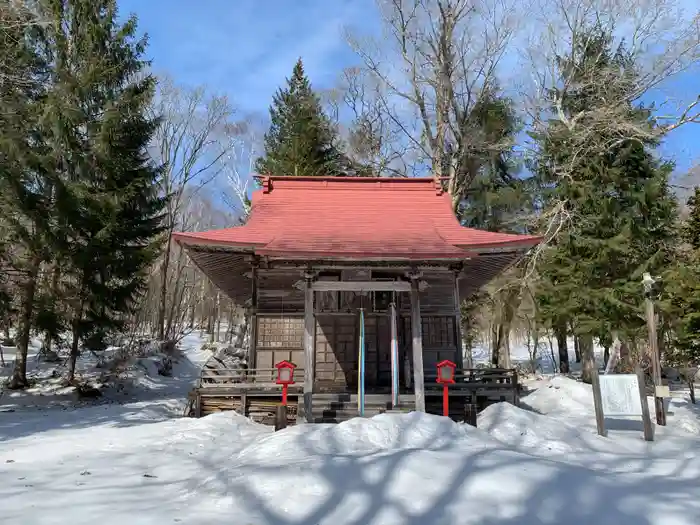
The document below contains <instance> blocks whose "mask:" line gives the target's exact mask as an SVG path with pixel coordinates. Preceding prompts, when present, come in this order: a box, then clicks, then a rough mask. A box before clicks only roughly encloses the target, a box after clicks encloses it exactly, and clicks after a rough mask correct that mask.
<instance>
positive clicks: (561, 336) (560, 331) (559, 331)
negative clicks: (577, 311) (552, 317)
mask: <svg viewBox="0 0 700 525" xmlns="http://www.w3.org/2000/svg"><path fill="white" fill-rule="evenodd" d="M554 334H555V335H556V338H557V349H558V350H559V372H561V373H562V374H568V373H569V372H570V371H571V369H570V367H569V348H568V346H567V345H566V321H559V322H558V323H557V324H556V326H555V327H554Z"/></svg>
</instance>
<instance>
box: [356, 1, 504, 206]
mask: <svg viewBox="0 0 700 525" xmlns="http://www.w3.org/2000/svg"><path fill="white" fill-rule="evenodd" d="M516 4H517V2H512V3H509V0H378V2H377V5H378V7H379V12H380V14H381V18H382V21H383V23H384V29H385V32H384V34H383V35H382V40H378V39H371V38H366V39H363V40H360V39H359V38H357V37H355V36H350V37H349V39H350V43H351V45H352V47H353V48H354V49H355V50H356V52H357V53H358V54H359V55H360V57H361V58H362V60H363V62H364V68H365V69H366V71H367V72H368V73H369V74H370V75H371V77H372V78H373V79H374V80H375V81H376V82H377V83H378V85H379V87H380V89H379V90H378V92H377V95H378V100H379V103H380V104H381V107H382V110H383V112H384V113H385V115H387V117H388V118H389V119H390V120H391V122H392V123H393V124H394V125H395V126H397V127H398V128H399V129H401V130H402V132H403V140H404V141H405V144H406V146H408V147H410V148H411V149H412V150H413V151H414V152H415V153H416V158H417V163H418V164H420V163H423V167H424V168H425V167H427V169H429V170H431V171H432V172H433V173H434V174H435V175H436V176H438V177H445V178H446V179H447V180H448V190H449V192H450V194H451V195H452V197H453V208H454V209H455V210H456V209H457V208H458V206H459V203H460V201H461V199H462V196H463V195H464V192H465V191H466V189H467V187H468V186H469V184H470V183H471V181H472V179H473V177H474V176H475V175H476V174H477V172H478V171H479V169H480V168H481V167H482V164H483V162H485V159H484V157H485V153H488V152H494V151H502V150H504V149H505V148H507V147H508V146H509V145H510V144H503V143H500V141H497V143H493V142H492V141H491V137H489V136H488V135H487V134H484V133H483V130H480V129H479V126H476V125H475V122H474V118H473V110H474V109H475V108H476V107H478V104H479V103H480V102H483V101H484V100H485V99H486V98H487V97H489V96H493V95H494V94H495V93H496V92H497V91H498V89H499V86H498V82H497V78H496V73H497V67H498V64H499V62H500V61H501V59H502V58H503V56H504V54H505V52H506V49H507V44H508V43H509V42H510V40H511V38H512V36H513V34H514V29H515V27H516V23H515V22H516V16H515V7H514V6H515V5H516Z"/></svg>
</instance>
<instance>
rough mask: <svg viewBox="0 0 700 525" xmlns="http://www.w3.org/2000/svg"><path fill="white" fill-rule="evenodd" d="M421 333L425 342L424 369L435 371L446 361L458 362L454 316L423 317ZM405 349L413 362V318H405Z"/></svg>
mask: <svg viewBox="0 0 700 525" xmlns="http://www.w3.org/2000/svg"><path fill="white" fill-rule="evenodd" d="M421 332H422V334H421V335H422V341H423V368H424V369H425V370H428V371H430V372H434V371H435V365H437V363H439V362H440V361H442V360H444V359H449V360H450V361H454V362H456V360H457V345H456V341H455V335H456V333H455V318H454V317H453V316H424V317H421ZM403 340H404V341H405V344H404V346H403V347H404V348H405V351H406V353H407V355H408V358H409V360H411V361H412V359H413V358H412V343H411V341H412V340H413V335H412V334H411V318H410V317H404V318H403Z"/></svg>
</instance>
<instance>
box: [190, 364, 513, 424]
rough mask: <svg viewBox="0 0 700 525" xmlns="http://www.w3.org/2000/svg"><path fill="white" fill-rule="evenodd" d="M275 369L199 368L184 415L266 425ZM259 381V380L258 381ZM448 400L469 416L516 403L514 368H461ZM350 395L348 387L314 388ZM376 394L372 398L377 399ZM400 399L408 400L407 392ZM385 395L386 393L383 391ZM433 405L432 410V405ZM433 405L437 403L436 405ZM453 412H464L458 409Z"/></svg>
mask: <svg viewBox="0 0 700 525" xmlns="http://www.w3.org/2000/svg"><path fill="white" fill-rule="evenodd" d="M275 372H276V370H275V369H270V368H260V369H244V370H242V369H239V368H236V369H232V368H231V369H226V368H221V367H218V368H216V369H215V370H212V369H207V368H205V369H203V370H202V373H201V377H200V381H199V384H198V386H197V387H196V388H195V389H194V390H193V391H192V392H191V393H190V398H189V402H188V406H187V408H186V411H185V415H188V416H194V417H201V416H206V415H208V414H212V413H215V412H222V411H229V410H234V411H236V412H239V413H241V414H244V415H246V416H250V417H252V418H253V419H254V420H256V421H259V422H263V423H269V424H272V422H273V421H274V417H275V411H276V408H277V406H278V405H279V404H280V402H281V390H282V387H281V385H278V384H276V383H274V382H272V381H270V377H274V373H275ZM436 377H437V375H436V373H432V374H431V373H426V374H425V391H426V392H425V395H426V403H427V407H426V408H427V409H428V411H429V412H430V413H442V411H441V408H440V407H441V403H442V397H441V396H442V385H440V384H438V383H437V382H436ZM258 378H260V379H258ZM449 389H450V398H452V399H454V400H455V403H458V404H459V405H460V407H462V406H468V407H469V410H470V411H471V412H474V413H475V412H476V411H480V410H483V409H484V408H485V407H486V406H488V405H489V404H492V403H494V402H499V401H508V402H510V403H513V404H515V405H517V404H518V403H519V401H520V394H519V393H520V385H519V384H518V374H517V371H516V370H514V369H466V370H463V371H459V372H457V373H456V374H455V383H454V384H451V385H450V386H449ZM325 391H334V392H338V393H344V392H348V393H350V394H352V393H353V392H354V389H347V388H336V389H331V390H327V389H326V388H324V389H318V392H317V393H318V394H321V393H322V392H325ZM302 393H303V385H302V384H301V381H299V383H296V384H294V385H290V386H289V398H288V411H287V414H288V418H289V422H290V424H292V423H293V422H294V421H295V420H296V416H297V399H298V398H301V394H302ZM382 393H383V392H381V390H379V391H377V392H373V394H372V395H381V394H382ZM405 393H406V394H408V395H404V396H402V398H403V399H406V400H407V401H408V400H409V399H413V395H412V393H413V392H412V390H411V389H409V390H408V391H406V392H405ZM387 396H389V394H388V393H387ZM433 405H435V406H433ZM438 405H440V406H439V407H438ZM459 410H464V409H462V408H460V409H459Z"/></svg>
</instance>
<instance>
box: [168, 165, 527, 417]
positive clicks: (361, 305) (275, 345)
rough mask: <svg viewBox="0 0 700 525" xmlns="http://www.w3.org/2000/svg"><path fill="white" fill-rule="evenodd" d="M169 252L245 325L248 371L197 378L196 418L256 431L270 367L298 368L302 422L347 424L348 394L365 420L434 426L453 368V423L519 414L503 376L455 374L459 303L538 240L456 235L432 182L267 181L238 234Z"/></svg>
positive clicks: (509, 380) (351, 410) (274, 392)
mask: <svg viewBox="0 0 700 525" xmlns="http://www.w3.org/2000/svg"><path fill="white" fill-rule="evenodd" d="M176 239H177V241H178V242H179V243H180V244H182V245H183V246H184V247H185V248H186V249H187V251H188V253H189V255H190V257H191V258H192V260H193V261H194V262H195V264H197V266H198V267H199V268H200V269H201V270H202V271H203V272H204V273H205V274H207V275H208V276H209V278H210V279H211V280H212V281H213V282H214V284H216V285H217V286H218V287H219V288H221V289H222V291H224V292H225V293H227V294H228V295H229V296H230V297H231V298H232V299H234V300H236V301H238V302H239V303H241V304H245V305H246V306H247V307H248V309H249V312H250V315H251V337H250V341H251V344H250V348H249V355H248V369H247V370H246V371H244V373H241V371H240V370H236V371H234V370H226V369H225V368H224V369H220V370H216V373H212V374H210V376H211V377H208V376H207V372H206V371H205V372H203V376H202V379H201V382H200V385H198V387H197V388H196V389H195V391H194V392H193V413H194V414H195V415H198V414H206V413H209V412H211V411H215V410H239V411H241V412H243V413H246V414H249V415H251V416H253V417H257V418H258V419H264V418H265V417H266V416H265V415H266V414H271V413H272V412H274V407H275V406H276V405H277V404H278V403H279V395H280V394H279V393H280V388H279V386H278V385H276V384H275V383H274V379H275V377H274V365H275V363H277V362H279V361H281V360H287V361H291V362H293V363H295V364H296V365H297V366H298V368H297V370H296V376H297V377H298V378H299V383H298V384H297V385H293V387H292V388H291V390H290V396H289V404H290V409H289V411H288V413H289V414H290V416H291V417H297V416H298V417H299V418H300V419H303V420H305V421H307V422H312V421H323V420H341V419H345V418H347V417H351V416H353V415H357V413H358V412H357V410H358V392H363V393H361V394H360V398H361V399H362V400H364V407H363V409H362V410H363V412H364V415H371V414H373V413H376V412H378V411H383V410H387V409H415V410H420V411H429V412H436V413H441V409H440V406H441V405H440V403H441V398H440V397H439V396H440V392H439V390H438V389H437V388H435V387H437V385H436V383H435V374H436V368H435V365H436V364H437V363H438V362H440V361H442V360H450V361H453V362H454V363H456V364H457V367H458V374H457V382H456V383H455V385H454V388H453V389H452V391H453V396H452V399H453V404H454V407H452V406H451V407H450V410H451V412H454V417H458V418H462V417H464V413H465V408H464V407H465V405H474V404H480V403H483V402H484V400H488V399H493V398H495V399H501V398H504V399H509V400H512V401H517V375H516V374H515V372H514V371H512V370H492V371H489V370H474V369H471V368H469V367H465V363H464V362H463V351H462V347H461V334H460V325H461V322H460V311H459V305H460V296H462V297H464V296H465V294H470V293H472V292H473V291H475V290H476V289H478V288H479V287H481V286H483V285H484V284H485V283H486V282H488V281H489V280H490V279H492V278H493V277H494V276H496V275H497V274H498V273H499V272H501V271H502V270H503V269H504V268H506V267H507V266H508V265H510V264H512V263H513V262H514V261H516V260H517V259H518V258H519V257H521V256H522V255H523V254H524V253H525V252H526V251H527V250H528V249H529V248H530V247H532V246H533V245H535V244H536V243H537V242H538V241H539V239H538V238H537V237H533V236H526V235H510V234H501V233H493V232H484V231H480V230H474V229H470V228H464V227H462V226H461V225H459V223H458V222H457V220H456V218H455V217H454V215H453V214H452V210H451V206H450V199H449V196H448V195H446V194H444V193H443V192H442V189H441V186H440V184H439V182H437V181H435V180H434V179H365V178H328V179H326V178H314V179H310V178H301V177H289V178H284V177H279V178H270V177H266V178H263V179H262V189H261V190H258V191H256V192H254V194H253V199H252V212H251V215H250V218H249V220H248V222H247V223H246V224H245V225H244V226H240V227H236V228H229V229H224V230H214V231H210V232H203V233H179V234H177V235H176ZM360 334H362V337H360ZM359 341H362V342H363V344H362V345H358V343H359ZM360 346H361V348H363V350H364V351H363V353H362V354H360V353H359V352H358V348H359V347H360ZM214 376H215V377H214ZM358 386H359V387H362V388H359V389H358ZM392 392H393V394H392ZM397 394H398V400H397V399H396V396H397ZM397 401H398V403H397ZM453 409H454V410H453Z"/></svg>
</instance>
